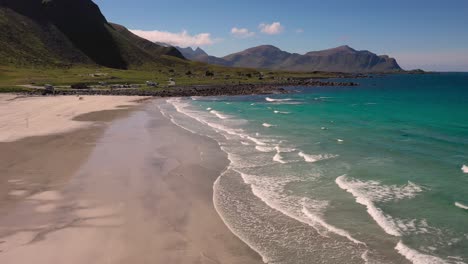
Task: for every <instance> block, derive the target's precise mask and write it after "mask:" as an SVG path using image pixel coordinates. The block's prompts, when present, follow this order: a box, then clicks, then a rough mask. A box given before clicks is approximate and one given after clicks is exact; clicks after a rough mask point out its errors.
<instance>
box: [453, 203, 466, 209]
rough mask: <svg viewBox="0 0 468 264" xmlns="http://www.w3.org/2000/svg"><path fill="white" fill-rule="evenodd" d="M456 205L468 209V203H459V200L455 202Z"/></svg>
mask: <svg viewBox="0 0 468 264" xmlns="http://www.w3.org/2000/svg"><path fill="white" fill-rule="evenodd" d="M455 206H456V207H458V208H461V209H465V210H468V205H464V204H462V203H459V202H455Z"/></svg>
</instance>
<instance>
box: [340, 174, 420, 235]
mask: <svg viewBox="0 0 468 264" xmlns="http://www.w3.org/2000/svg"><path fill="white" fill-rule="evenodd" d="M335 182H336V184H337V185H338V186H339V187H340V188H341V189H343V190H345V191H347V192H349V193H351V194H352V195H353V196H354V197H355V199H356V202H357V203H359V204H362V205H364V206H366V208H367V212H368V214H369V215H370V216H371V217H372V218H373V219H374V221H375V222H376V223H377V224H378V225H379V226H380V227H381V228H382V229H383V230H384V231H385V232H386V233H387V234H389V235H392V236H401V235H402V232H405V231H409V230H414V229H413V228H412V222H411V221H413V220H410V221H409V222H406V223H405V222H404V221H403V220H400V219H393V217H392V216H390V215H386V214H385V213H384V212H383V211H382V210H381V209H380V208H378V207H377V206H376V205H375V202H389V201H397V200H402V199H409V198H413V197H415V196H416V195H417V194H418V193H420V192H422V188H421V187H419V186H418V185H416V184H414V183H412V182H408V184H406V185H404V186H396V185H390V186H384V185H380V183H379V182H377V181H366V182H364V181H359V180H354V179H348V178H347V177H346V175H343V176H340V177H338V178H336V180H335ZM423 231H424V230H423Z"/></svg>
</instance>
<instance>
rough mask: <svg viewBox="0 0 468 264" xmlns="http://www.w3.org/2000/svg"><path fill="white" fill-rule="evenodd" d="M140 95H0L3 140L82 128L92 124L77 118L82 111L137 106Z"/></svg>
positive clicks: (0, 138) (0, 126)
mask: <svg viewBox="0 0 468 264" xmlns="http://www.w3.org/2000/svg"><path fill="white" fill-rule="evenodd" d="M141 99H144V97H138V96H81V97H77V96H49V97H18V96H17V95H13V94H0V113H2V115H1V116H0V142H11V141H15V140H18V139H21V138H25V137H31V136H43V135H48V134H56V133H63V132H68V131H71V130H74V129H78V128H83V127H85V126H88V125H89V124H90V123H87V122H78V121H74V120H73V118H74V117H76V116H79V115H81V114H85V113H89V112H94V111H102V110H111V109H116V108H117V107H119V106H124V105H125V106H134V105H136V104H137V102H135V101H137V100H141Z"/></svg>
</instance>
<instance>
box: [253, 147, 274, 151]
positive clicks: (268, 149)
mask: <svg viewBox="0 0 468 264" xmlns="http://www.w3.org/2000/svg"><path fill="white" fill-rule="evenodd" d="M255 149H256V150H258V151H260V152H273V151H275V148H272V147H264V146H255Z"/></svg>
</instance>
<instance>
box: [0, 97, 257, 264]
mask: <svg viewBox="0 0 468 264" xmlns="http://www.w3.org/2000/svg"><path fill="white" fill-rule="evenodd" d="M155 104H156V103H155V102H150V103H146V104H145V105H144V106H142V107H141V108H140V109H138V110H135V111H133V112H128V111H127V112H126V111H121V110H118V111H121V112H122V113H120V114H118V116H117V117H125V118H120V119H116V120H114V121H112V122H111V123H110V125H108V124H106V125H99V126H92V127H88V128H85V129H79V130H76V131H74V132H68V133H65V134H60V136H57V135H54V136H52V137H51V136H44V137H36V138H26V139H23V140H19V141H15V142H11V143H0V144H3V145H2V146H1V148H0V158H2V164H1V165H2V166H1V168H2V173H1V177H0V186H1V187H0V195H1V196H2V198H5V199H2V201H3V202H1V203H0V213H1V214H0V263H2V264H3V263H15V264H17V263H19V264H21V263H39V264H40V263H262V261H261V259H260V257H259V256H258V255H257V254H256V253H255V252H253V251H252V250H251V249H250V248H249V247H248V246H247V245H245V244H244V243H242V242H241V241H240V240H239V239H238V238H237V237H236V236H234V235H233V234H232V233H231V232H230V231H229V229H228V228H227V227H226V226H225V225H224V223H223V222H222V221H221V219H220V217H219V216H218V215H217V213H216V211H215V210H214V207H213V202H212V197H213V194H212V186H213V182H214V181H215V180H216V178H217V177H218V176H219V175H220V173H221V172H222V171H223V170H224V168H225V166H226V165H227V164H228V160H227V159H226V156H225V154H224V153H223V152H222V151H221V150H220V149H219V146H218V145H217V143H216V142H214V141H213V140H211V139H208V138H206V137H202V136H198V135H194V134H191V133H190V132H188V131H185V130H183V129H181V128H179V127H177V126H175V125H173V124H172V123H171V122H170V121H169V120H167V119H166V118H164V117H163V116H162V115H161V114H160V113H159V110H158V108H157V107H156V105H155ZM116 113H117V112H114V111H110V112H109V111H103V112H95V113H92V114H86V115H82V116H80V117H78V118H75V119H76V120H80V119H85V120H86V121H91V120H100V121H109V120H111V119H113V118H115V117H112V116H111V115H114V114H116ZM126 115H128V116H126ZM8 144H9V145H8ZM4 146H8V147H7V148H5V147H4ZM12 153H13V154H12Z"/></svg>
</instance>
